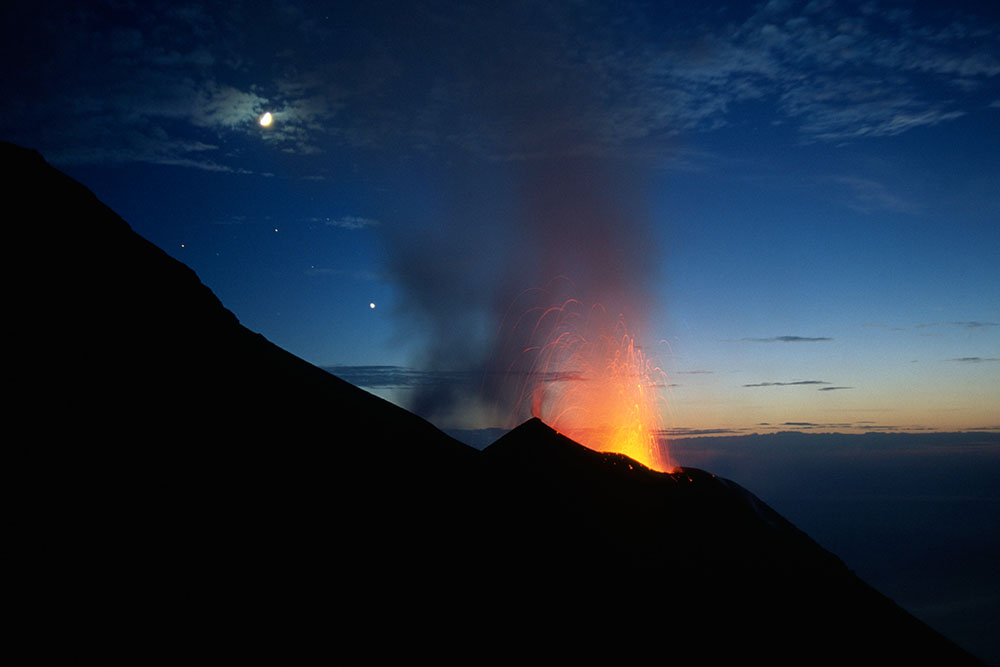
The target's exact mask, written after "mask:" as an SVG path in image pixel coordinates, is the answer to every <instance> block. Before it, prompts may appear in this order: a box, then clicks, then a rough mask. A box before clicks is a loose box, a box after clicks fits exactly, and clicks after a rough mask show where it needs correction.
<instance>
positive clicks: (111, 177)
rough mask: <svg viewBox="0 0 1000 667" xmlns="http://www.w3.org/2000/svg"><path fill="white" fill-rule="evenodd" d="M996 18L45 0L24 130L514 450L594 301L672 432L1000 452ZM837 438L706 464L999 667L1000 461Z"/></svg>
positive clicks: (27, 19) (308, 324)
mask: <svg viewBox="0 0 1000 667" xmlns="http://www.w3.org/2000/svg"><path fill="white" fill-rule="evenodd" d="M480 4H481V5H482V6H479V5H480ZM492 5H497V6H496V7H493V6H492ZM998 14H1000V5H998V4H997V3H996V2H940V3H933V2H924V3H913V2H909V3H893V2H881V1H873V2H826V1H822V0H817V1H814V2H783V1H774V2H761V3H714V2H670V3H668V2H663V3H659V2H646V3H641V2H627V1H619V2H613V3H612V2H606V3H605V2H596V1H589V0H579V1H578V2H563V3H522V2H503V3H464V2H463V3H446V2H406V3H392V2H388V3H386V2H364V3H356V4H346V3H319V2H316V3H311V2H293V1H276V2H251V3H246V2H239V1H238V0H233V1H228V2H218V3H208V2H188V3H184V2H141V3H140V2H130V1H129V0H114V1H108V2H88V3H64V4H62V5H60V4H59V3H55V2H37V1H35V2H22V1H21V0H14V1H11V2H6V3H4V5H3V7H2V9H0V30H2V33H0V72H2V77H0V92H2V93H3V100H4V102H5V108H4V112H3V114H0V138H2V139H3V140H7V141H13V142H15V143H19V144H22V145H25V146H28V147H32V148H36V149H38V150H39V151H41V152H42V154H43V155H44V156H45V157H46V159H47V160H49V162H50V163H52V164H54V165H55V166H57V167H59V168H61V169H63V170H64V171H66V172H67V173H69V174H70V175H71V176H73V177H74V178H76V179H78V180H80V181H81V182H82V183H83V184H85V185H86V186H87V187H89V188H90V189H92V190H93V191H94V192H95V193H96V195H97V196H98V197H99V198H100V199H101V200H102V201H104V202H105V203H107V204H108V205H109V206H111V207H112V208H113V209H114V210H115V211H117V212H118V213H119V214H120V215H121V216H122V217H123V218H124V219H125V220H126V221H127V222H128V223H129V224H130V225H131V226H132V227H133V228H134V229H135V230H136V231H137V232H138V233H140V234H141V235H143V236H145V237H146V238H148V239H150V240H151V241H153V242H154V243H156V244H157V245H158V246H160V247H161V248H163V249H164V250H166V251H167V252H168V253H170V254H171V255H172V256H174V257H176V258H177V259H179V260H181V261H183V262H184V263H185V264H187V265H188V266H190V267H191V268H193V269H194V270H195V271H196V272H197V274H198V276H199V277H200V278H201V280H202V281H203V282H204V283H205V284H206V285H208V286H209V287H210V288H211V289H212V290H213V291H214V292H215V293H216V294H217V295H218V296H219V298H220V299H221V301H222V302H223V304H224V305H225V306H227V307H228V308H229V309H230V310H232V311H233V313H234V314H235V315H236V316H237V317H238V318H239V319H240V320H241V321H242V322H243V324H245V325H246V326H247V327H249V328H250V329H252V330H254V331H257V332H260V333H262V334H264V335H265V336H266V337H267V338H269V339H270V340H272V341H274V342H275V343H277V344H278V345H280V346H282V347H284V348H285V349H287V350H289V351H290V352H292V353H294V354H296V355H298V356H300V357H303V358H304V359H306V360H308V361H310V362H312V363H314V364H317V365H319V366H323V367H328V368H334V369H335V371H336V372H337V373H338V374H339V375H341V376H343V377H345V378H347V379H348V380H351V381H353V382H355V383H358V384H361V385H362V386H365V387H367V388H369V389H372V390H373V391H376V392H377V393H380V394H382V395H385V396H387V397H389V398H391V399H393V400H396V401H398V402H401V403H403V404H404V405H406V406H407V407H410V408H415V409H418V411H420V412H421V413H422V414H424V415H425V416H428V417H429V418H431V420H432V421H434V423H436V424H438V425H439V426H442V427H455V426H457V427H471V428H476V427H484V426H494V425H499V426H509V425H511V424H509V423H501V422H502V419H500V418H499V416H498V414H497V413H493V412H490V411H489V410H488V409H487V408H485V407H484V404H483V403H482V402H480V401H478V400H477V398H478V397H479V394H478V393H477V391H478V389H480V388H482V387H483V385H484V381H483V380H484V378H486V379H488V378H489V377H491V376H490V375H489V371H490V368H491V365H490V364H491V362H490V360H491V359H492V358H493V357H492V356H491V355H493V354H494V352H495V351H496V349H497V347H498V346H502V344H503V340H502V339H501V338H497V337H496V336H495V332H496V331H497V330H498V328H500V327H501V325H502V315H503V313H505V312H506V311H507V310H508V308H510V307H511V306H512V304H516V303H520V301H519V299H520V298H521V297H520V296H519V295H522V293H523V291H524V290H529V289H531V288H538V287H541V286H545V285H549V284H550V282H549V281H551V280H553V279H554V278H556V277H557V276H565V278H567V279H568V280H569V281H571V282H567V281H565V280H559V281H557V283H556V284H558V285H560V286H561V287H560V289H562V290H566V289H568V290H569V291H571V292H572V295H573V296H576V297H577V298H579V299H581V300H583V301H586V302H588V303H589V302H593V301H600V302H601V303H603V304H604V305H605V307H606V308H607V309H609V310H611V311H612V312H621V313H622V314H624V315H625V316H626V317H627V320H628V323H629V325H630V326H631V327H632V328H633V331H634V332H635V333H636V334H637V336H638V337H639V339H640V342H641V343H642V345H643V347H644V349H645V350H646V351H647V352H648V353H649V355H650V356H651V357H654V358H655V359H657V360H658V362H659V364H660V366H661V367H662V369H663V370H664V371H665V373H666V375H667V377H668V380H669V381H668V383H667V384H668V385H669V386H667V387H664V388H663V389H662V393H663V399H664V402H663V405H664V406H665V407H664V415H663V416H664V426H665V428H666V429H667V432H668V434H669V435H671V436H677V435H693V434H698V433H729V434H734V433H752V432H759V433H770V432H775V431H789V430H796V431H840V432H844V433H857V432H863V431H876V432H893V431H895V432H909V433H912V432H922V431H934V430H944V431H964V430H969V431H983V430H989V431H1000V258H998V255H1000V253H998V248H1000V159H998V157H997V156H998V155H1000V16H998ZM265 112H270V113H271V114H272V115H273V118H274V122H273V124H272V125H271V126H270V127H268V128H264V127H262V126H261V125H260V124H259V122H258V121H259V118H260V117H261V115H262V114H264V113H265ZM81 224H84V223H81ZM569 285H571V286H572V287H567V286H569ZM371 303H374V304H375V306H376V307H375V308H374V309H373V308H371V307H370V304H371ZM53 353H56V351H53ZM155 361H156V351H155V350H151V351H150V358H149V362H150V365H151V367H154V368H155ZM824 437H827V436H819V435H815V436H808V437H803V436H799V439H798V440H796V439H794V438H793V439H791V440H788V439H787V437H786V436H782V435H777V434H771V435H762V436H759V438H757V439H754V438H753V437H751V436H747V438H746V439H744V438H733V439H729V440H728V441H726V442H721V441H715V440H711V441H709V440H705V439H687V440H684V441H681V442H680V443H678V448H677V456H678V459H679V461H680V462H681V463H683V464H686V465H702V466H704V467H706V468H708V469H710V470H712V471H713V472H718V473H719V474H723V475H727V476H731V477H732V478H733V479H735V480H737V481H738V482H740V483H742V484H744V485H745V486H747V487H748V488H750V489H751V490H753V491H754V492H756V493H758V494H759V495H761V496H762V497H763V498H764V499H765V500H766V501H768V502H771V503H773V504H774V505H775V507H776V508H777V509H778V510H779V511H781V512H782V513H784V514H786V515H787V516H789V517H790V518H791V519H792V520H793V521H795V522H796V524H797V525H799V526H800V527H801V528H803V529H804V530H806V531H807V532H808V533H809V534H811V535H813V536H814V537H816V538H817V539H819V540H820V542H821V543H822V544H823V545H824V546H827V547H828V548H831V549H833V550H834V551H835V552H836V553H838V554H839V555H841V556H843V557H845V558H846V559H847V561H848V563H849V565H851V566H853V567H856V568H858V571H859V572H860V573H861V574H862V576H864V577H865V578H866V579H868V580H869V581H870V582H871V583H873V584H874V585H876V587H878V588H880V589H881V590H883V591H885V592H888V593H890V594H891V595H892V596H893V597H894V598H895V599H897V600H899V601H902V602H903V603H905V605H906V607H907V608H908V609H910V610H911V611H914V612H915V613H918V615H920V616H921V618H924V619H925V620H928V621H929V622H931V623H933V624H934V626H935V627H938V628H939V629H945V630H946V631H947V632H949V634H950V635H951V636H953V637H955V638H959V639H961V641H962V642H963V644H965V645H966V646H969V647H970V648H973V649H974V650H976V651H977V653H978V654H979V655H981V656H984V657H988V658H989V659H991V660H992V661H994V662H995V663H997V664H1000V646H998V644H997V641H996V638H995V635H996V633H995V627H996V622H997V619H998V618H1000V591H998V590H997V581H996V576H995V566H994V565H993V564H995V562H996V559H997V554H998V553H1000V545H998V541H997V535H998V534H1000V531H998V526H997V519H996V517H997V516H1000V514H998V512H997V511H996V504H997V497H998V495H997V489H998V487H1000V480H998V478H997V461H998V457H997V447H996V442H995V439H996V436H985V435H984V436H982V437H981V440H975V439H974V440H968V439H965V440H962V439H957V440H956V439H949V440H942V441H938V440H934V438H936V437H937V436H931V435H925V436H922V437H921V438H917V437H915V436H914V437H913V439H912V440H905V442H904V441H900V440H877V439H873V438H878V437H880V436H855V439H853V440H837V439H832V440H822V438H824ZM829 437H831V438H832V437H833V436H829ZM963 437H966V438H968V437H971V436H963ZM810 438H812V439H810ZM817 443H821V444H823V446H822V447H815V445H816V444H817ZM935 545H938V546H935ZM938 547H940V548H938ZM928 582H933V583H932V585H929V584H928Z"/></svg>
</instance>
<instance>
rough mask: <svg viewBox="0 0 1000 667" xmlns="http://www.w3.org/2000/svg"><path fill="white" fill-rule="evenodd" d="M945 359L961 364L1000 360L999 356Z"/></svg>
mask: <svg viewBox="0 0 1000 667" xmlns="http://www.w3.org/2000/svg"><path fill="white" fill-rule="evenodd" d="M945 361H955V362H958V363H961V364H985V363H990V362H995V361H1000V358H998V357H958V358H957V359H946V360H945Z"/></svg>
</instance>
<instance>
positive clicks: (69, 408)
mask: <svg viewBox="0 0 1000 667" xmlns="http://www.w3.org/2000/svg"><path fill="white" fill-rule="evenodd" d="M0 154H2V165H3V167H2V169H3V181H2V182H3V188H4V203H5V205H6V207H7V209H8V211H13V212H15V213H14V215H15V217H16V218H17V222H16V227H17V229H18V233H17V235H16V240H17V245H16V247H17V249H18V253H19V255H21V257H22V262H23V265H24V266H28V267H34V268H32V269H28V270H25V272H24V273H23V274H22V275H21V276H20V280H19V283H18V285H17V290H16V291H17V295H18V299H17V304H16V307H17V311H16V317H14V318H12V319H11V320H10V321H11V322H13V325H12V328H13V329H14V330H15V331H14V334H15V336H14V343H13V346H12V347H11V348H10V349H11V350H12V352H11V354H12V356H14V357H15V364H14V367H15V373H14V375H13V377H12V379H13V380H14V386H16V387H17V389H18V398H17V401H16V403H15V405H14V406H13V408H14V409H13V411H12V412H13V414H14V415H15V416H16V418H17V419H18V420H19V421H20V422H22V423H23V424H24V425H25V426H26V428H24V429H21V430H20V433H21V435H19V436H17V437H16V441H17V443H16V446H15V447H12V449H14V450H16V452H17V455H18V457H19V458H18V463H17V465H16V466H15V467H13V468H12V470H13V471H14V472H16V474H17V477H18V479H19V486H20V488H21V489H22V491H21V492H19V493H18V495H17V507H18V518H19V520H20V524H21V525H24V526H26V528H27V533H28V538H27V541H26V544H29V545H31V553H32V557H31V558H30V559H29V560H30V561H31V562H30V564H29V568H28V571H29V575H28V576H27V577H26V579H25V581H27V582H28V584H29V586H28V588H29V592H28V594H26V595H25V596H24V598H23V607H22V609H21V612H22V614H21V615H22V618H24V619H26V621H27V622H26V623H25V626H26V627H27V628H30V630H31V631H32V632H33V633H36V634H35V637H36V640H35V641H34V642H33V646H35V647H36V650H37V651H38V652H39V653H43V654H44V653H48V652H52V653H53V654H55V653H59V654H61V655H66V654H69V655H73V656H81V657H98V656H100V658H102V659H108V658H111V659H122V658H128V659H132V660H134V659H139V660H148V659H150V658H153V659H164V658H167V659H177V658H180V659H191V658H193V657H196V658H209V659H213V658H215V659H229V660H231V659H233V658H256V659H278V660H281V661H282V662H288V661H291V660H298V659H301V658H304V657H307V656H320V657H327V658H329V657H335V656H339V655H341V654H343V655H347V656H352V655H358V654H359V653H360V654H361V655H364V656H365V657H366V658H375V657H378V658H390V659H400V658H403V659H408V658H410V657H417V656H426V657H427V658H448V659H462V660H478V659H482V658H487V657H493V656H497V655H506V656H508V657H517V658H522V657H527V656H539V657H540V656H543V655H546V656H550V657H553V658H557V659H567V658H576V657H591V658H593V657H595V656H603V657H608V658H612V659H616V660H619V661H622V660H627V661H632V660H635V661H638V660H640V659H648V657H654V658H656V659H664V660H665V659H668V658H671V657H677V656H680V655H682V654H688V655H694V656H698V657H699V658H700V659H702V660H708V661H713V662H718V661H729V660H744V659H747V660H749V659H760V658H766V659H768V660H769V661H771V662H783V663H790V662H795V663H797V664H799V663H802V662H816V661H823V662H826V661H828V660H833V659H838V660H839V659H844V660H848V659H849V660H851V661H852V662H857V661H860V662H866V663H870V662H878V661H893V662H903V661H909V660H915V661H918V662H920V663H924V662H931V661H933V662H938V663H941V664H977V663H976V661H975V660H974V659H973V658H972V657H971V656H969V655H968V654H967V653H965V652H964V651H963V650H961V649H960V648H959V647H957V646H955V645H954V644H952V643H951V642H950V641H948V640H947V639H946V638H944V637H942V636H941V635H939V634H938V633H936V632H934V631H933V630H932V629H930V628H928V627H927V626H925V625H924V624H922V623H921V622H919V621H918V620H916V619H915V618H914V617H912V616H911V615H909V614H908V613H906V612H905V611H904V610H902V609H901V608H899V607H898V606H896V605H895V604H894V603H893V602H892V601H891V600H889V599H887V598H885V597H884V596H882V595H881V594H879V593H878V592H877V591H875V590H873V589H872V588H870V587H869V586H868V585H866V584H865V583H864V582H862V581H861V580H860V579H858V578H857V577H856V576H855V575H854V574H853V573H852V572H851V571H850V570H849V569H848V567H847V566H846V565H845V564H844V563H842V562H841V561H840V560H839V559H838V558H837V557H836V556H834V555H833V554H831V553H829V552H827V551H825V550H824V549H823V548H822V547H820V546H819V545H818V544H816V543H815V542H814V541H813V540H811V539H810V538H809V537H808V536H807V535H805V534H803V533H802V532H801V531H799V530H797V529H796V528H795V527H794V526H792V525H791V524H790V523H789V522H788V521H786V520H785V519H783V518H782V517H781V516H779V515H778V514H777V513H776V512H775V511H773V510H772V509H771V508H769V507H768V506H767V505H766V504H765V503H764V502H762V501H761V500H760V499H759V498H757V497H755V496H754V495H753V494H752V493H750V492H749V491H747V490H745V489H743V488H742V487H740V486H739V485H738V484H736V483H734V482H732V481H728V480H725V479H721V478H718V477H715V476H713V475H712V474H710V473H708V472H705V471H702V470H697V469H688V468H681V469H679V470H677V471H675V472H673V473H661V472H655V471H653V470H650V469H648V468H646V467H644V466H642V465H641V464H639V463H636V462H635V461H632V460H631V459H629V458H627V457H625V456H623V455H620V454H608V453H599V452H595V451H592V450H590V449H587V448H585V447H583V446H581V445H578V444H577V443H575V442H573V441H572V440H570V439H568V438H566V437H564V436H562V435H560V434H558V433H557V432H555V431H554V430H552V429H551V428H549V427H548V426H546V425H545V424H544V423H542V422H541V421H539V420H537V419H534V420H531V421H528V422H526V423H525V424H523V425H521V426H520V427H518V428H516V429H514V430H513V431H511V432H509V433H508V434H506V435H505V436H503V437H502V438H500V439H499V440H498V441H497V442H495V443H494V444H493V445H491V446H489V447H488V448H486V449H485V450H484V451H482V452H480V451H478V450H475V449H472V448H470V447H467V446H465V445H463V444H461V443H459V442H457V441H455V440H453V439H452V438H450V437H448V436H446V435H445V434H444V433H442V432H441V431H439V430H438V429H436V428H435V427H434V426H432V425H431V424H429V423H428V422H426V421H424V420H423V419H420V418H419V417H417V416H415V415H413V414H410V413H408V412H406V411H405V410H403V409H401V408H399V407H397V406H395V405H392V404H390V403H388V402H386V401H384V400H382V399H380V398H378V397H375V396H373V395H371V394H368V393H366V392H364V391H362V390H361V389H359V388H357V387H354V386H352V385H350V384H348V383H347V382H344V381H342V380H340V379H339V378H337V377H335V376H333V375H331V374H329V373H327V372H325V371H323V370H321V369H319V368H316V367H314V366H312V365H310V364H308V363H306V362H305V361H303V360H301V359H299V358H297V357H295V356H293V355H291V354H289V353H288V352H285V351H284V350H281V349H280V348H278V347H276V346H275V345H273V344H272V343H270V342H269V341H267V340H266V339H265V338H263V337H262V336H260V335H259V334H256V333H253V332H251V331H249V330H248V329H246V328H245V327H243V326H242V325H241V324H240V323H239V321H238V320H237V318H236V317H235V316H234V315H233V314H232V313H230V312H229V311H228V310H226V309H225V308H224V307H223V305H222V304H221V303H220V302H219V301H218V299H216V298H215V296H214V295H213V294H212V293H211V291H210V290H209V289H208V288H207V287H205V286H204V285H203V284H201V282H200V281H199V280H198V278H197V276H196V275H195V274H194V273H193V272H192V271H191V270H190V269H188V268H187V267H185V266H184V265H183V264H181V263H179V262H177V261H176V260H174V259H172V258H170V257H169V256H168V255H167V254H166V253H164V252H163V251H162V250H160V249H159V248H156V247H155V246H153V245H152V244H150V243H149V242H147V241H145V240H144V239H142V238H141V237H139V236H138V235H137V234H135V233H134V232H133V231H132V230H131V229H130V228H129V226H128V225H127V224H126V223H125V222H124V221H123V220H122V219H121V218H119V217H118V216H117V215H116V214H115V213H114V212H113V211H111V210H110V209H108V208H107V207H106V206H104V205H103V204H101V203H100V202H99V201H98V200H97V198H96V197H95V196H94V195H93V194H92V193H90V192H89V191H88V190H87V189H86V188H84V187H83V186H81V185H80V184H78V183H76V182H75V181H73V180H72V179H70V178H69V177H67V176H65V175H64V174H62V173H60V172H59V171H57V170H55V169H53V168H52V167H50V166H49V165H48V164H47V163H46V162H45V161H44V159H43V158H42V157H41V156H40V155H39V154H37V153H36V152H33V151H30V150H26V149H23V148H19V147H17V146H13V145H10V144H4V145H2V146H0ZM9 224H11V223H9Z"/></svg>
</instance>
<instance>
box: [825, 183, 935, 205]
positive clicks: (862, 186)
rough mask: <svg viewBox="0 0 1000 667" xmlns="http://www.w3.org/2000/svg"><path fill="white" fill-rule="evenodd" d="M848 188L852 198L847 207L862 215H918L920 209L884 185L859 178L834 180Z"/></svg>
mask: <svg viewBox="0 0 1000 667" xmlns="http://www.w3.org/2000/svg"><path fill="white" fill-rule="evenodd" d="M833 181H834V182H835V183H839V184H841V185H844V186H846V187H847V188H848V190H849V193H850V198H849V200H848V203H847V205H848V206H850V207H851V208H853V209H854V210H856V211H860V212H862V213H874V212H876V211H891V212H896V213H917V212H919V211H920V207H919V206H918V205H917V204H916V203H914V202H912V201H910V200H908V199H905V198H903V197H901V196H899V195H897V194H895V193H893V192H891V191H890V190H889V188H888V187H886V186H885V185H884V184H883V183H880V182H878V181H874V180H872V179H868V178H859V177H857V176H837V177H835V178H834V179H833Z"/></svg>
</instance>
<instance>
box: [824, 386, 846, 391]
mask: <svg viewBox="0 0 1000 667" xmlns="http://www.w3.org/2000/svg"><path fill="white" fill-rule="evenodd" d="M837 389H854V387H820V388H819V390H820V391H836V390H837Z"/></svg>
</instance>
